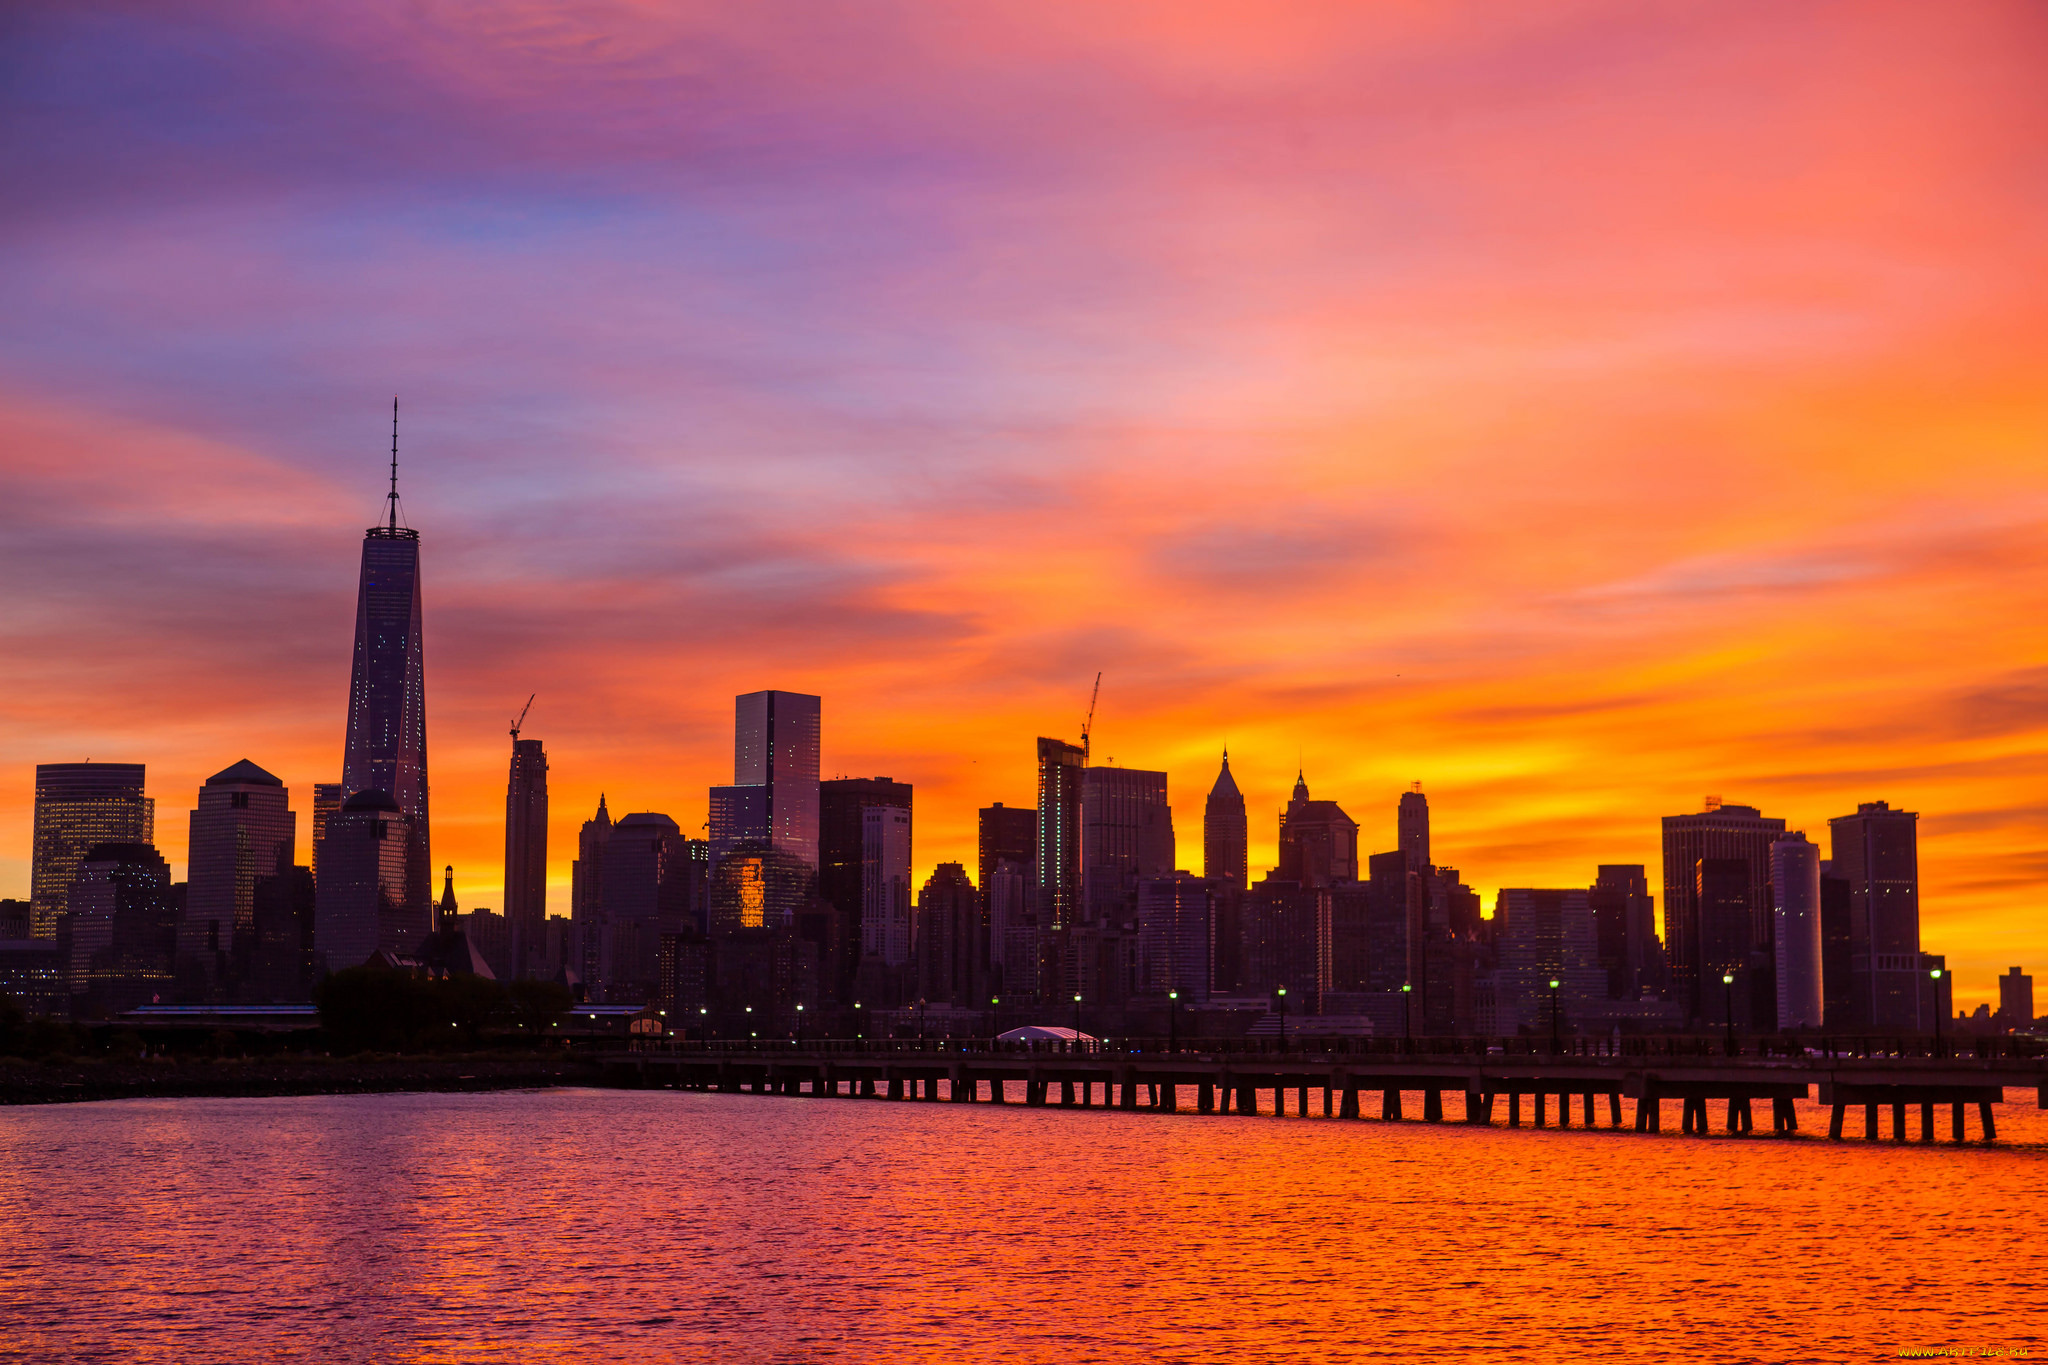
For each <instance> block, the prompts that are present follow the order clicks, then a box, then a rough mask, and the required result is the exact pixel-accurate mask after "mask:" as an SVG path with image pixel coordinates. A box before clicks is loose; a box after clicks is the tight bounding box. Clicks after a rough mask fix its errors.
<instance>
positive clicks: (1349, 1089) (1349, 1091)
mask: <svg viewBox="0 0 2048 1365" xmlns="http://www.w3.org/2000/svg"><path fill="white" fill-rule="evenodd" d="M1339 1093H1340V1095H1341V1096H1342V1098H1341V1099H1339V1100H1338V1101H1337V1117H1338V1118H1340V1119H1355V1118H1357V1117H1358V1087H1357V1086H1355V1085H1353V1084H1352V1083H1351V1078H1350V1077H1349V1076H1346V1077H1345V1078H1344V1086H1343V1089H1342V1090H1341V1091H1340V1092H1339Z"/></svg>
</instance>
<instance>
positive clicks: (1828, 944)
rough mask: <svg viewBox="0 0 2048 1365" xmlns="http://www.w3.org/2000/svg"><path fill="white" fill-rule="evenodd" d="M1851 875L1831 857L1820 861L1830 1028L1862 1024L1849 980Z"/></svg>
mask: <svg viewBox="0 0 2048 1365" xmlns="http://www.w3.org/2000/svg"><path fill="white" fill-rule="evenodd" d="M1850 899H1851V898H1850V895H1849V879H1848V878H1847V877H1838V876H1836V875H1835V865H1834V862H1833V861H1832V860H1830V859H1827V858H1823V859H1821V864H1820V998H1821V1015H1822V1019H1823V1022H1824V1023H1825V1024H1826V1026H1827V1027H1828V1028H1830V1029H1833V1030H1837V1031H1846V1030H1851V1029H1857V1028H1861V1027H1862V1025H1861V1024H1858V1023H1856V1022H1855V1021H1856V1020H1857V1019H1859V1018H1861V1015H1860V1014H1859V1013H1858V1011H1857V1010H1856V1008H1855V995H1854V992H1853V991H1851V990H1850V987H1849V980H1850V973H1849V959H1850V952H1849V901H1850Z"/></svg>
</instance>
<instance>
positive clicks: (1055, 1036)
mask: <svg viewBox="0 0 2048 1365" xmlns="http://www.w3.org/2000/svg"><path fill="white" fill-rule="evenodd" d="M996 1041H997V1042H999V1043H1093V1042H1096V1041H1097V1039H1096V1038H1094V1037H1093V1036H1091V1035H1089V1034H1086V1033H1078V1032H1076V1031H1075V1030H1073V1029H1070V1028H1046V1027H1044V1026H1043V1025H1039V1024H1026V1025H1025V1026H1024V1027H1023V1028H1013V1029H1011V1030H1010V1031H1009V1032H1008V1033H999V1034H997V1035H996Z"/></svg>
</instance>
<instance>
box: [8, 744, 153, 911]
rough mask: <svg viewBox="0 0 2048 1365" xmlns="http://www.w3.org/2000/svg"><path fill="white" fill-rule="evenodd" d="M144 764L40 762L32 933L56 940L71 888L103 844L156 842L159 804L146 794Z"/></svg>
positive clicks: (31, 891)
mask: <svg viewBox="0 0 2048 1365" xmlns="http://www.w3.org/2000/svg"><path fill="white" fill-rule="evenodd" d="M142 777H143V765H142V764H140V763H38V764H37V765H36V813H35V836H34V839H35V842H34V844H33V845H32V857H33V860H32V862H31V864H30V870H29V933H30V935H31V936H32V937H35V938H55V937H56V936H57V917H58V916H59V915H61V914H63V913H64V911H65V910H66V909H67V908H68V906H69V900H70V894H71V883H72V882H73V881H74V880H75V879H76V878H77V876H78V865H79V863H80V861H81V860H82V859H84V857H85V855H86V853H87V852H88V851H89V850H91V849H92V848H93V847H95V846H96V845H99V844H147V843H151V842H153V841H154V840H155V838H156V805H155V803H154V802H152V801H151V800H150V799H149V798H148V797H146V796H144V795H143V794H142Z"/></svg>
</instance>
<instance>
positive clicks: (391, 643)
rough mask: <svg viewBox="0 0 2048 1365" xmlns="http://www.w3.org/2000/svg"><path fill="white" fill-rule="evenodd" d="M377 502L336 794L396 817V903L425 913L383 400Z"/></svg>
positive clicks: (409, 562) (394, 462)
mask: <svg viewBox="0 0 2048 1365" xmlns="http://www.w3.org/2000/svg"><path fill="white" fill-rule="evenodd" d="M385 502H386V504H387V506H388V508H389V513H388V516H387V518H386V524H385V525H382V526H372V527H370V528H369V529H368V530H367V531H365V532H363V569H362V577H361V580H360V583H359V585H358V587H357V590H356V652H355V668H354V671H353V673H352V674H351V676H350V679H349V689H348V743H347V747H346V750H345V752H344V754H343V757H342V765H341V794H342V800H343V802H344V804H345V803H346V802H347V801H348V800H349V799H350V798H352V797H354V796H357V795H359V794H360V793H363V792H372V791H381V792H384V793H385V794H386V795H388V796H390V798H391V799H392V801H394V802H395V803H396V804H397V806H398V809H399V810H401V811H403V812H404V813H405V815H406V817H407V822H408V824H409V825H410V827H411V834H410V836H409V838H408V839H407V842H406V848H407V850H408V851H407V855H406V856H407V863H406V869H405V883H404V885H405V901H406V904H407V905H408V906H409V907H411V908H412V909H414V910H417V911H418V912H419V914H420V915H421V916H422V917H424V916H425V915H426V914H427V913H428V911H429V910H430V908H431V907H432V905H433V894H434V893H433V865H432V859H431V858H430V857H429V850H428V824H427V690H426V671H425V663H424V659H423V655H422V651H421V623H420V533H419V532H418V531H415V530H413V529H412V528H411V527H408V526H400V525H399V524H398V521H399V509H398V400H396V399H393V400H392V402H391V491H390V492H389V493H388V494H387V495H386V497H385ZM349 965H354V964H353V963H351V964H349Z"/></svg>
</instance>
